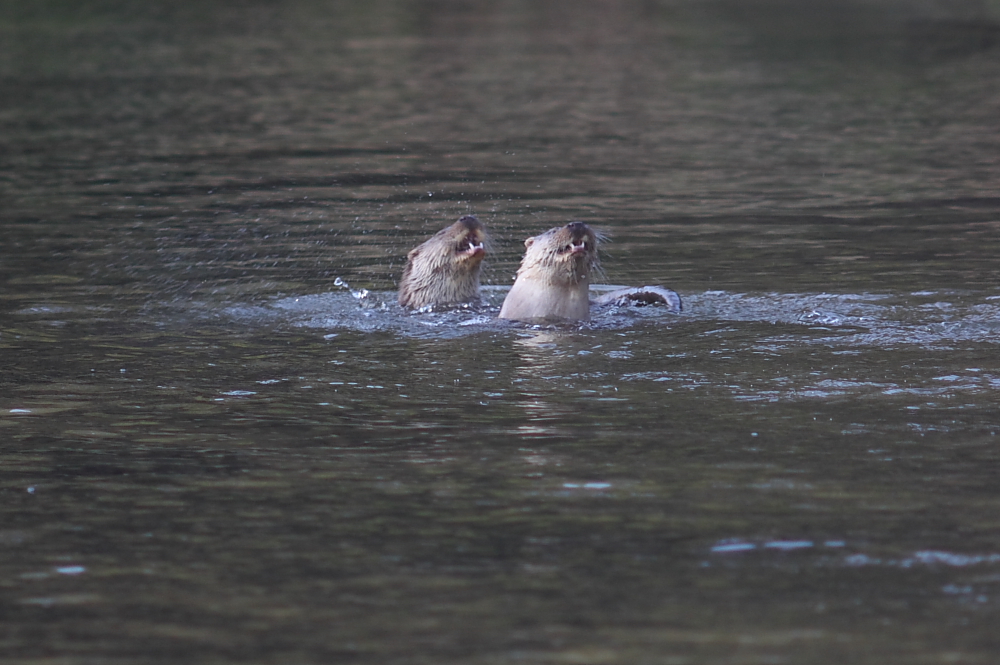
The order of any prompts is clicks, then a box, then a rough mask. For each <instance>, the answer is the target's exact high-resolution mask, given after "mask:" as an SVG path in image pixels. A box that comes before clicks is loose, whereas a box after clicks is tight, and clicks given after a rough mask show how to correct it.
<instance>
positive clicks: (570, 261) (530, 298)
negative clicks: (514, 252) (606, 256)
mask: <svg viewBox="0 0 1000 665" xmlns="http://www.w3.org/2000/svg"><path fill="white" fill-rule="evenodd" d="M602 238H603V236H602V235H600V234H599V233H596V232H595V231H594V230H593V229H591V228H590V227H589V226H587V225H586V224H584V223H583V222H570V223H569V224H567V225H566V226H559V227H556V228H554V229H549V230H548V231H546V232H545V233H543V234H541V235H537V236H534V237H533V238H528V239H527V240H525V241H524V246H525V247H526V248H527V249H526V250H525V252H524V258H523V259H522V260H521V267H520V268H518V271H517V278H516V279H515V280H514V286H512V287H511V289H510V292H509V293H508V294H507V297H506V298H505V299H504V302H503V306H502V307H501V308H500V318H501V319H516V320H518V321H529V322H533V321H559V320H575V321H586V320H588V319H589V318H590V294H589V289H590V273H591V271H594V270H600V267H601V263H600V260H599V259H598V257H597V244H598V242H599V241H600V240H601V239H602Z"/></svg>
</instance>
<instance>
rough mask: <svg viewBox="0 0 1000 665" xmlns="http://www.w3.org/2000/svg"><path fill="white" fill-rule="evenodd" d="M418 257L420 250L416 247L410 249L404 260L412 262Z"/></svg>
mask: <svg viewBox="0 0 1000 665" xmlns="http://www.w3.org/2000/svg"><path fill="white" fill-rule="evenodd" d="M418 256H420V248H419V247H416V248H414V249H411V250H410V253H409V254H407V255H406V260H407V261H412V260H413V259H415V258H417V257H418Z"/></svg>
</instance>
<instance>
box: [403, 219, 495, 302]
mask: <svg viewBox="0 0 1000 665" xmlns="http://www.w3.org/2000/svg"><path fill="white" fill-rule="evenodd" d="M486 243H487V237H486V229H485V228H484V227H483V225H482V224H481V223H480V221H479V220H478V219H476V218H475V217H474V216H472V215H466V216H465V217H462V218H461V219H459V220H458V221H457V222H455V223H454V224H452V225H451V226H449V227H447V228H445V229H442V230H441V231H438V232H437V233H436V234H435V235H434V236H432V237H431V238H430V239H429V240H427V241H426V242H424V243H423V244H422V245H420V246H419V247H417V248H416V249H413V250H411V251H410V253H409V254H407V255H406V267H405V268H403V277H402V279H401V280H400V281H399V304H400V305H402V306H403V307H412V308H414V309H418V308H421V307H434V306H444V305H457V304H460V303H467V302H474V301H476V300H478V299H479V273H480V271H481V270H482V264H483V257H484V256H485V255H486Z"/></svg>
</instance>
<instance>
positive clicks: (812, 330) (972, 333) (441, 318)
mask: <svg viewBox="0 0 1000 665" xmlns="http://www.w3.org/2000/svg"><path fill="white" fill-rule="evenodd" d="M340 286H342V290H340V291H335V292H330V293H322V294H315V295H306V296H297V297H290V298H282V299H280V300H276V301H274V302H272V303H270V304H269V305H267V306H265V307H264V308H252V309H248V308H239V307H234V308H230V310H229V311H230V315H232V316H234V317H237V318H247V317H251V318H256V317H260V318H267V319H278V320H283V321H285V322H287V323H290V324H291V325H294V326H301V327H307V328H318V329H329V330H333V329H348V330H355V331H388V332H395V333H397V334H400V335H404V336H417V337H441V338H451V337H461V336H465V335H470V334H474V333H476V332H481V331H483V330H487V331H501V330H510V329H521V328H531V326H525V325H524V324H519V323H512V322H509V321H502V320H499V319H497V318H496V315H497V313H498V312H499V309H500V304H501V303H502V302H503V299H504V296H505V295H506V293H507V291H508V288H507V287H498V286H486V287H483V290H482V303H480V304H477V305H466V306H461V307H457V308H452V309H447V310H443V311H433V310H421V311H410V310H406V309H404V308H402V307H400V306H399V305H398V304H396V294H395V292H391V291H385V292H369V291H367V290H352V289H351V288H350V287H349V286H348V285H347V284H344V283H343V282H341V283H340ZM616 288H620V287H616V286H603V285H602V286H594V287H592V292H593V295H594V296H595V297H597V296H599V295H600V294H601V293H603V292H606V291H609V290H612V289H616ZM683 298H684V305H685V308H684V312H683V313H680V314H677V313H672V312H670V311H669V310H668V309H667V308H665V307H661V306H648V307H634V306H614V305H607V306H595V307H594V308H593V318H592V320H591V321H589V322H586V323H574V324H571V328H582V329H589V330H620V329H628V328H634V327H636V326H640V325H663V326H677V325H695V326H697V324H699V323H710V324H712V325H718V324H728V325H729V326H730V327H732V328H733V329H734V331H736V330H739V329H740V327H741V326H740V324H743V323H754V324H760V323H771V324H779V323H780V324H784V325H783V326H782V328H781V332H780V333H779V334H777V335H773V336H759V337H758V339H757V345H758V347H759V348H761V349H763V350H767V349H769V348H779V347H784V346H787V345H788V344H789V343H795V342H797V343H799V344H803V343H809V344H823V345H827V346H836V347H871V346H875V347H880V348H891V347H897V346H904V345H916V346H920V347H925V348H936V349H947V348H950V347H952V346H953V345H955V344H956V343H962V342H973V343H989V344H994V343H997V342H998V341H1000V295H993V294H983V293H972V292H957V291H919V292H914V293H909V294H871V293H865V294H828V293H816V294H782V293H767V294H746V293H729V292H725V291H705V292H702V293H686V294H683ZM789 325H791V326H793V328H792V329H791V330H789V327H788V326H789ZM795 326H802V329H801V330H802V334H801V335H800V334H798V333H796V331H795V328H794V327H795ZM560 327H562V328H565V327H566V326H560ZM698 327H699V328H700V327H703V326H698ZM825 331H829V335H822V334H820V335H817V333H823V332H825ZM757 334H758V335H759V331H757Z"/></svg>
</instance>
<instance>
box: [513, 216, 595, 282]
mask: <svg viewBox="0 0 1000 665" xmlns="http://www.w3.org/2000/svg"><path fill="white" fill-rule="evenodd" d="M600 238H601V236H600V235H598V234H597V233H596V232H595V231H594V230H593V229H591V228H590V227H589V226H587V225H586V224H584V223H583V222H570V223H569V224H567V225H566V226H559V227H556V228H554V229H549V230H548V231H546V232H545V233H543V234H541V235H538V236H535V237H533V238H528V239H527V240H525V241H524V245H525V247H526V248H527V251H526V252H525V254H524V260H523V261H522V262H521V269H522V270H530V269H531V268H532V267H533V266H539V267H542V266H544V267H545V271H546V272H547V274H548V275H549V278H550V279H551V280H552V281H564V282H567V283H570V284H577V283H579V282H581V281H583V280H586V279H587V278H588V277H589V275H590V272H591V270H596V269H599V268H600V259H599V258H598V256H597V245H598V242H599V241H600Z"/></svg>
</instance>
